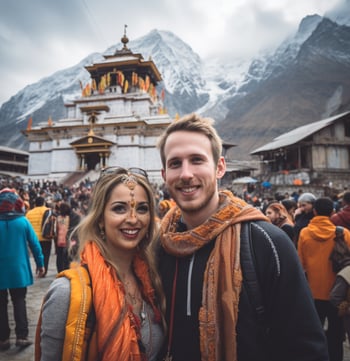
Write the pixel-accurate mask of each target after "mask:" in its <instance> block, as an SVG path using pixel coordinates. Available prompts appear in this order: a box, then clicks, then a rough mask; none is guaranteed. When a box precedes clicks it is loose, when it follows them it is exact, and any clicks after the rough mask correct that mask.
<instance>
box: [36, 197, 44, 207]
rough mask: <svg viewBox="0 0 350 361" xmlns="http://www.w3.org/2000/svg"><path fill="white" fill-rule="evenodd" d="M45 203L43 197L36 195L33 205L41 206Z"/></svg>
mask: <svg viewBox="0 0 350 361" xmlns="http://www.w3.org/2000/svg"><path fill="white" fill-rule="evenodd" d="M44 204H45V199H44V198H43V197H37V198H36V199H35V207H41V206H43V205H44Z"/></svg>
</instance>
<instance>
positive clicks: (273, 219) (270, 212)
mask: <svg viewBox="0 0 350 361" xmlns="http://www.w3.org/2000/svg"><path fill="white" fill-rule="evenodd" d="M265 214H266V216H267V217H268V218H270V221H271V222H272V223H275V222H276V221H277V219H278V217H279V212H277V211H275V210H274V209H272V208H270V207H268V208H267V209H266V211H265Z"/></svg>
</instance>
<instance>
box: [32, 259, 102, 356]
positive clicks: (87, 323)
mask: <svg viewBox="0 0 350 361" xmlns="http://www.w3.org/2000/svg"><path fill="white" fill-rule="evenodd" d="M57 277H66V278H68V279H69V281H70V285H71V286H70V288H71V293H70V305H69V309H68V315H67V322H66V329H65V337H64V345H63V351H62V360H71V361H82V360H86V359H89V360H90V356H91V354H90V355H89V354H88V353H89V352H88V350H90V349H91V350H93V348H90V341H91V339H92V337H93V333H94V332H93V331H94V329H95V323H96V316H95V311H94V308H93V302H92V289H91V279H90V274H89V271H88V268H87V266H78V267H73V268H70V269H68V270H64V271H62V272H60V273H59V274H58V275H57ZM41 323H42V310H41V312H40V315H39V321H38V325H37V329H36V338H35V361H40V358H41V349H40V341H41V336H40V333H41ZM95 351H96V353H97V350H95ZM95 359H97V357H96V358H95Z"/></svg>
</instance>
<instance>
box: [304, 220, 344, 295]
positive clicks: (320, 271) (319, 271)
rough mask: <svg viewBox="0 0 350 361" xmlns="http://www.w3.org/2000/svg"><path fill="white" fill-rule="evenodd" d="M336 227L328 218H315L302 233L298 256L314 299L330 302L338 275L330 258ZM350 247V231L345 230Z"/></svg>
mask: <svg viewBox="0 0 350 361" xmlns="http://www.w3.org/2000/svg"><path fill="white" fill-rule="evenodd" d="M335 229H336V226H335V225H334V224H333V222H332V221H331V220H330V218H329V217H327V216H315V217H314V218H312V219H311V220H310V223H309V224H308V226H307V227H305V228H303V229H302V230H301V231H300V235H299V241H298V254H299V258H300V261H301V264H302V266H303V268H304V271H305V273H306V277H307V279H308V282H309V285H310V289H311V292H312V295H313V298H314V299H317V300H326V301H327V300H329V296H330V292H331V289H332V286H333V284H334V281H335V276H336V274H335V273H334V272H333V269H332V262H331V261H330V260H329V256H330V254H331V252H332V249H333V246H334V238H335ZM344 239H345V242H346V243H347V244H348V245H349V246H350V231H349V230H347V229H344Z"/></svg>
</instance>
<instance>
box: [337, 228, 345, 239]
mask: <svg viewBox="0 0 350 361" xmlns="http://www.w3.org/2000/svg"><path fill="white" fill-rule="evenodd" d="M343 233H344V227H342V226H336V227H335V236H336V237H342V236H343Z"/></svg>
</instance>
